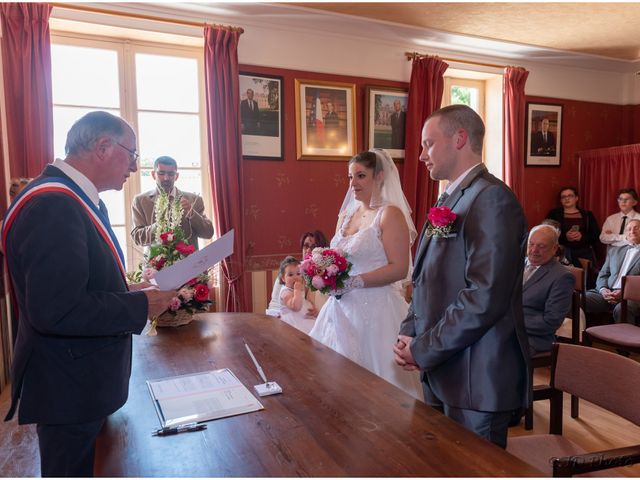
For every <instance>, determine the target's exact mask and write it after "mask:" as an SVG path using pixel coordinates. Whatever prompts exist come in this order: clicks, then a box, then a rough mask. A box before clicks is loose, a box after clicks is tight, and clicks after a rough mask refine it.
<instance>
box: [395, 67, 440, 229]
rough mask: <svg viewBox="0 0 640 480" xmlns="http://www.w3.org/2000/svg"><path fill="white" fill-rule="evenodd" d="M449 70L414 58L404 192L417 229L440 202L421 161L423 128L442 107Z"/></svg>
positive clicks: (406, 134)
mask: <svg viewBox="0 0 640 480" xmlns="http://www.w3.org/2000/svg"><path fill="white" fill-rule="evenodd" d="M448 67H449V65H448V64H446V63H445V62H443V61H442V60H440V59H439V58H437V57H421V58H414V59H413V64H412V67H411V81H410V83H409V99H408V104H407V126H406V130H405V142H404V144H405V147H404V169H403V181H402V189H403V190H404V194H405V196H406V197H407V200H408V201H409V205H411V208H412V209H413V219H414V221H415V223H416V227H417V228H418V229H420V228H421V226H422V224H423V223H424V222H425V220H426V218H427V211H428V209H429V208H430V207H431V206H432V205H433V204H434V203H435V202H436V200H437V199H438V183H437V182H435V181H433V180H431V178H430V177H429V171H428V170H427V168H426V167H425V166H424V164H423V163H421V162H420V161H419V160H418V157H419V156H420V148H421V147H420V143H421V137H422V126H423V125H424V122H425V120H426V119H427V117H428V116H429V115H430V114H431V113H433V112H434V111H435V110H437V109H439V108H440V104H441V103H442V93H443V91H444V79H443V74H444V72H445V70H446V69H447V68H448Z"/></svg>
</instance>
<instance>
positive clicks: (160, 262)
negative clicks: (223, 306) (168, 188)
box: [127, 192, 211, 334]
mask: <svg viewBox="0 0 640 480" xmlns="http://www.w3.org/2000/svg"><path fill="white" fill-rule="evenodd" d="M154 208H155V213H156V228H155V240H154V243H153V244H151V245H150V247H149V253H148V254H147V255H145V261H144V262H143V263H141V264H140V266H139V267H138V270H137V271H135V272H131V273H128V274H127V278H128V280H129V281H130V282H132V283H134V282H141V281H143V280H144V281H147V282H148V281H150V280H151V279H152V278H153V277H154V276H155V274H156V273H158V271H160V270H162V269H163V268H164V267H168V266H169V265H172V264H173V263H175V262H177V261H178V260H182V259H183V258H185V257H188V256H189V255H191V254H192V253H193V252H195V247H194V246H193V245H189V244H188V242H187V240H186V239H185V236H184V232H183V231H182V228H181V227H180V222H181V219H182V214H183V212H182V207H181V205H180V198H176V199H175V200H174V201H173V202H171V201H169V196H168V195H167V194H166V193H165V192H161V193H160V195H158V198H157V200H156V204H155V207H154ZM208 284H209V275H208V274H207V273H206V272H205V273H203V274H201V275H199V276H198V277H196V278H192V279H191V280H189V281H188V282H187V283H186V284H184V285H183V286H182V287H180V288H179V289H178V290H177V291H176V296H175V297H173V298H172V299H171V303H170V304H169V308H168V310H167V311H166V312H165V313H163V314H162V315H160V317H158V318H154V319H153V321H152V326H151V332H154V331H155V326H156V325H157V324H158V319H160V320H162V322H163V323H165V324H168V325H174V324H176V323H175V322H174V321H172V319H175V317H176V315H178V314H179V313H180V312H184V313H186V314H189V315H191V314H194V313H197V312H205V311H207V309H208V305H209V304H210V303H211V301H210V300H209V285H208ZM163 317H165V318H166V319H168V320H169V321H165V319H163ZM181 323H186V322H181ZM161 325H162V323H161ZM151 334H153V333H151Z"/></svg>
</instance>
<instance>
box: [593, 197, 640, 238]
mask: <svg viewBox="0 0 640 480" xmlns="http://www.w3.org/2000/svg"><path fill="white" fill-rule="evenodd" d="M637 204H638V193H637V192H636V191H635V190H634V189H633V188H623V189H622V190H620V191H619V192H618V207H620V211H619V212H617V213H614V214H613V215H609V216H608V217H607V219H606V220H605V221H604V225H602V233H601V234H600V241H601V242H602V243H604V244H605V245H611V246H612V247H622V246H623V245H626V243H627V241H626V240H625V238H624V231H625V228H626V227H627V223H628V222H629V220H633V219H634V218H638V219H640V213H638V212H636V211H635V209H634V207H635V206H636V205H637Z"/></svg>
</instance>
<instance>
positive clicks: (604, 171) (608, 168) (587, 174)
mask: <svg viewBox="0 0 640 480" xmlns="http://www.w3.org/2000/svg"><path fill="white" fill-rule="evenodd" d="M578 158H579V164H580V181H579V182H580V183H579V186H578V190H579V192H580V204H581V205H582V207H583V208H586V209H588V210H591V211H592V212H593V214H594V215H595V217H596V218H597V219H598V220H599V221H600V222H604V219H605V218H607V217H608V216H609V215H611V214H613V213H615V212H617V211H619V208H618V203H617V201H616V198H617V197H618V190H620V189H621V188H635V189H636V190H637V189H638V186H639V185H640V144H635V145H625V146H622V147H611V148H598V149H596V150H587V151H584V152H579V153H578Z"/></svg>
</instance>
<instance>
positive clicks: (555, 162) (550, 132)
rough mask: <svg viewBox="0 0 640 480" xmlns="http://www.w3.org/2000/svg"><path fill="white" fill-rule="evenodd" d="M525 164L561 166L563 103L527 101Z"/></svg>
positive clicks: (529, 165)
mask: <svg viewBox="0 0 640 480" xmlns="http://www.w3.org/2000/svg"><path fill="white" fill-rule="evenodd" d="M526 125H527V126H526V128H527V130H526V135H525V137H526V143H525V165H526V166H528V167H531V166H539V167H559V166H560V146H561V145H562V105H555V104H548V103H527V122H526Z"/></svg>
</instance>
